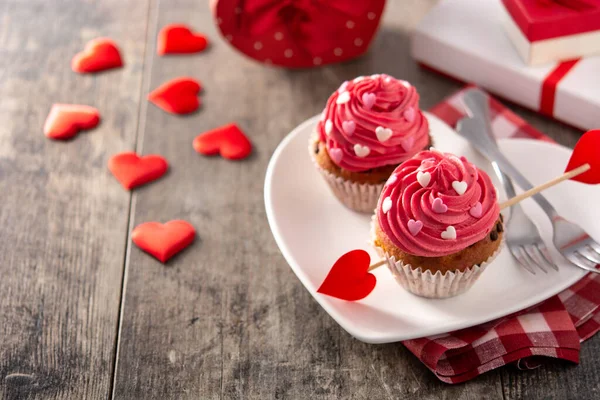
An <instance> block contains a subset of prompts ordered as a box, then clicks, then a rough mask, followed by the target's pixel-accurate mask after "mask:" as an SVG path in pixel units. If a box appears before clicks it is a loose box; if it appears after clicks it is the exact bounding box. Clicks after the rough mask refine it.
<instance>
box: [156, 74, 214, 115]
mask: <svg viewBox="0 0 600 400" xmlns="http://www.w3.org/2000/svg"><path fill="white" fill-rule="evenodd" d="M200 90H202V86H201V85H200V83H199V82H198V81H196V80H195V79H193V78H188V77H182V78H177V79H173V80H171V81H168V82H165V83H163V84H162V85H160V86H159V87H157V88H156V89H154V90H153V91H152V92H151V93H150V94H149V95H148V100H150V101H151V102H152V103H154V104H155V105H156V106H158V107H160V108H162V109H163V110H165V111H167V112H170V113H173V114H188V113H191V112H194V111H196V110H197V109H198V107H200V99H199V98H198V93H199V92H200Z"/></svg>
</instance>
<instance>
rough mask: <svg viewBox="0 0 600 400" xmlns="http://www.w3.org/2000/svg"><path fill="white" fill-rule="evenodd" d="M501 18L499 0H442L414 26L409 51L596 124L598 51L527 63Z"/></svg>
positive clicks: (567, 117)
mask: <svg viewBox="0 0 600 400" xmlns="http://www.w3.org/2000/svg"><path fill="white" fill-rule="evenodd" d="M504 18H508V14H507V13H506V10H505V8H504V7H503V6H502V3H501V1H500V0H485V1H482V0H445V1H441V2H440V3H439V4H438V5H437V6H436V7H434V8H433V9H432V10H431V11H430V13H429V14H427V15H426V16H425V18H423V20H422V21H421V22H420V23H419V25H418V26H417V27H416V28H415V31H414V34H413V36H412V54H413V56H414V58H415V59H416V60H417V61H418V62H420V63H421V64H425V65H427V66H429V67H431V68H433V69H435V70H437V71H440V72H442V73H444V74H446V75H449V76H451V77H453V78H456V79H459V80H461V81H464V82H469V83H475V84H477V85H479V86H481V87H483V88H485V89H487V90H488V91H490V92H492V93H494V94H497V95H499V96H500V97H503V98H505V99H509V100H512V101H513V102H515V103H517V104H520V105H522V106H525V107H528V108H531V109H534V110H541V111H542V112H544V113H545V114H547V115H551V116H552V117H553V118H556V119H558V120H561V121H564V122H566V123H568V124H570V125H573V126H575V127H578V128H581V129H585V130H588V129H596V128H598V127H600V79H598V71H600V57H587V58H583V59H581V60H578V61H576V62H570V63H556V62H555V63H549V64H545V65H543V66H539V67H530V66H527V65H525V64H524V63H523V60H521V58H520V56H519V54H518V53H517V51H516V50H515V48H514V46H513V45H512V43H511V41H510V39H509V38H508V36H507V35H506V32H505V31H504V29H503V26H502V20H503V19H504ZM565 66H566V67H568V68H565ZM548 89H550V90H548ZM549 99H551V100H552V101H548V100H549Z"/></svg>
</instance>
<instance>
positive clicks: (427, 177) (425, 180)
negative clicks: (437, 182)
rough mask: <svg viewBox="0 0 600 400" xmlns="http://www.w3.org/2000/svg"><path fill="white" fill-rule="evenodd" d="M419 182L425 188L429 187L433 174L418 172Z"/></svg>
mask: <svg viewBox="0 0 600 400" xmlns="http://www.w3.org/2000/svg"><path fill="white" fill-rule="evenodd" d="M417 181H418V182H419V184H420V185H421V186H423V187H427V185H429V182H430V181H431V174H430V173H429V172H423V171H419V172H417Z"/></svg>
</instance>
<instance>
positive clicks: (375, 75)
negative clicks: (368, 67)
mask: <svg viewBox="0 0 600 400" xmlns="http://www.w3.org/2000/svg"><path fill="white" fill-rule="evenodd" d="M377 78H379V74H373V75H371V79H377Z"/></svg>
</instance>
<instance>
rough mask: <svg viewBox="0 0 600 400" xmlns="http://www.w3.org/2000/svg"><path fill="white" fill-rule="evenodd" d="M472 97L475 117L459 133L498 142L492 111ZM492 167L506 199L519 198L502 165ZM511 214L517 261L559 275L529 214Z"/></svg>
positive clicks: (510, 239)
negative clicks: (492, 123)
mask: <svg viewBox="0 0 600 400" xmlns="http://www.w3.org/2000/svg"><path fill="white" fill-rule="evenodd" d="M469 94H470V93H469ZM469 94H465V99H464V100H465V103H467V102H468V103H469V104H468V105H467V106H468V107H469V109H470V110H469V111H470V112H471V115H472V116H471V117H465V118H463V119H462V120H460V121H459V122H458V125H457V131H458V133H459V134H460V135H461V136H463V137H465V138H467V139H468V140H469V141H470V142H472V143H475V142H478V141H480V140H481V136H485V135H486V133H487V135H488V136H491V138H492V139H491V140H493V141H494V142H495V139H494V137H493V132H492V127H491V125H490V123H489V118H487V113H488V110H487V109H486V108H484V109H483V110H480V107H478V106H477V105H472V104H471V103H473V101H471V99H468V96H469ZM480 114H482V115H480ZM475 147H477V146H475ZM492 167H493V168H494V172H495V173H496V175H497V176H498V179H499V180H500V183H501V184H502V186H503V187H504V190H505V192H506V195H507V196H508V197H509V198H511V197H514V196H516V193H515V188H514V186H513V184H512V182H511V180H510V178H509V177H508V176H506V174H504V173H503V172H502V170H501V169H500V167H499V166H498V163H496V162H495V161H492ZM510 211H511V212H510V215H509V217H508V219H507V220H506V222H505V226H506V229H505V233H504V238H505V241H506V245H507V247H508V249H509V251H510V253H511V254H512V255H513V257H514V258H515V259H516V260H517V262H518V263H519V264H520V265H521V266H522V267H523V268H525V269H526V270H527V271H529V272H531V273H532V274H534V275H535V273H536V270H537V269H541V270H542V271H544V272H545V273H547V272H548V267H550V268H552V269H555V270H557V271H558V267H557V266H556V264H554V262H553V261H552V258H551V257H550V253H549V252H548V249H547V248H546V244H545V243H544V241H543V240H542V237H541V236H540V233H539V230H538V228H537V227H536V226H535V224H534V223H533V222H532V221H531V219H529V217H528V216H527V214H525V211H523V208H522V207H521V206H520V205H519V204H515V205H513V206H512V207H511V210H510Z"/></svg>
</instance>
